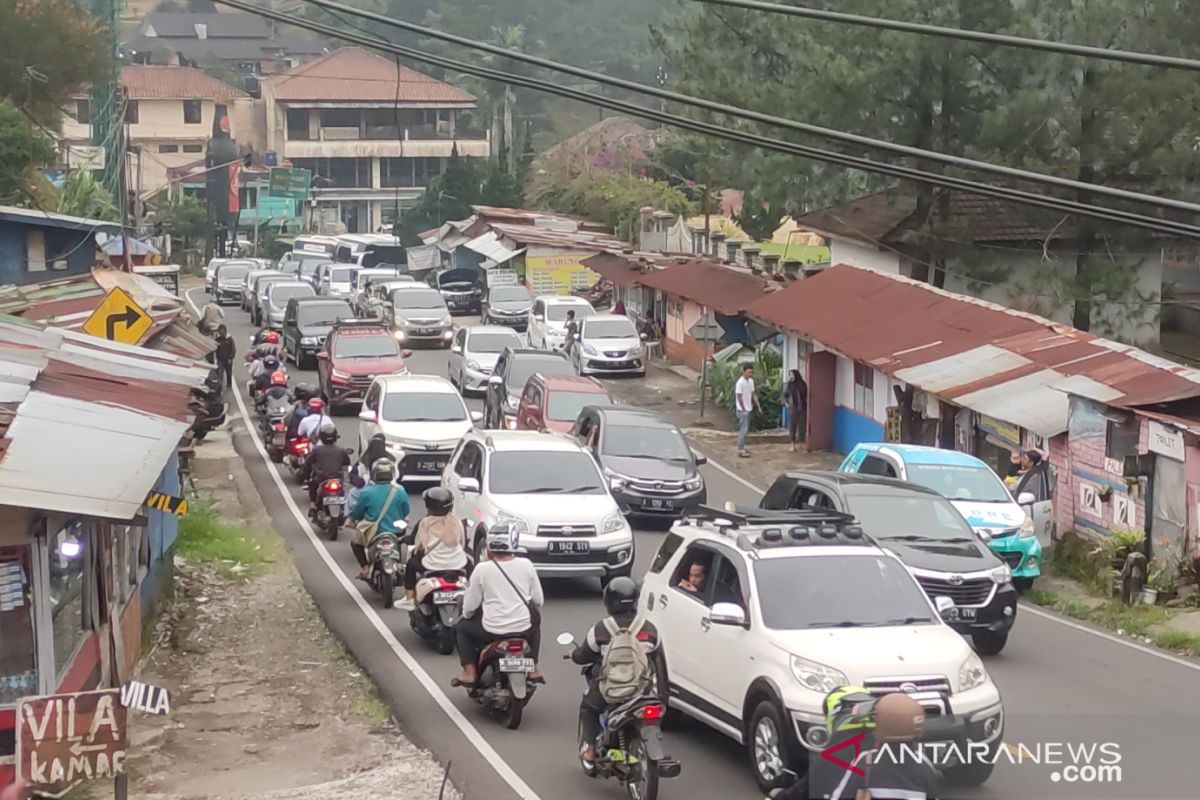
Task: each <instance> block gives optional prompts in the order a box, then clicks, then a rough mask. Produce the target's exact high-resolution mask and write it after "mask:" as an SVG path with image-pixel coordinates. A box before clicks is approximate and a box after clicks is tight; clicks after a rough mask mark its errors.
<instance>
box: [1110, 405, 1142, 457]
mask: <svg viewBox="0 0 1200 800" xmlns="http://www.w3.org/2000/svg"><path fill="white" fill-rule="evenodd" d="M1139 433H1140V426H1139V425H1138V422H1137V420H1136V419H1135V418H1134V417H1133V416H1132V415H1130V416H1127V417H1125V418H1124V419H1121V420H1111V419H1110V420H1109V421H1108V437H1107V441H1106V442H1105V446H1104V455H1106V456H1108V457H1109V458H1124V457H1125V456H1135V455H1137V451H1138V434H1139Z"/></svg>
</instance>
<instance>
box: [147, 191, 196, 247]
mask: <svg viewBox="0 0 1200 800" xmlns="http://www.w3.org/2000/svg"><path fill="white" fill-rule="evenodd" d="M154 216H155V220H156V221H157V222H158V223H161V224H162V226H163V231H164V232H166V233H169V234H170V235H171V238H172V239H178V240H180V241H181V242H182V248H181V249H182V250H188V249H189V248H190V247H191V246H192V245H193V244H195V243H197V242H199V241H201V240H202V239H204V237H205V236H206V235H207V232H208V210H207V209H206V207H205V205H204V202H203V201H202V200H200V199H199V198H196V197H192V196H190V195H184V196H183V197H181V198H179V199H178V200H177V201H175V202H171V201H169V200H167V199H165V198H163V199H162V200H161V201H160V202H159V204H158V205H157V206H156V207H155V209H154Z"/></svg>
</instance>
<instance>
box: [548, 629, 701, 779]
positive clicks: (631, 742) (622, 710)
mask: <svg viewBox="0 0 1200 800" xmlns="http://www.w3.org/2000/svg"><path fill="white" fill-rule="evenodd" d="M555 641H557V642H558V644H560V645H562V646H563V647H574V646H575V637H574V636H572V635H571V634H569V633H561V634H559V635H558V638H557V639H556V640H555ZM563 658H564V659H567V660H569V659H570V658H571V656H570V654H569V653H568V654H564V655H563ZM590 669H591V668H590V667H584V669H583V674H584V676H585V677H586V676H587V674H588V671H589V670H590ZM666 712H667V707H666V706H665V705H663V702H662V699H661V698H660V697H658V696H657V695H656V694H655V693H653V691H647V692H646V693H645V694H643V695H641V696H640V697H635V698H633V699H632V700H627V701H626V702H624V703H622V704H620V705H618V706H612V707H610V708H607V709H605V711H604V713H602V714H601V715H600V735H599V736H598V737H597V738H596V741H595V749H596V760H595V761H594V762H587V761H583V760H580V764H581V765H582V767H583V772H584V774H585V775H587V776H588V777H589V778H616V779H617V780H618V781H620V782H621V785H622V786H623V787H624V788H625V791H626V793H627V794H628V795H629V797H630V798H631V800H655V798H657V797H658V781H659V778H676V777H678V776H679V773H680V772H682V771H683V767H682V765H681V764H680V763H679V762H678V761H676V760H674V759H670V758H667V756H666V753H665V752H664V751H663V745H662V727H661V726H662V719H663V717H664V716H665V715H666ZM580 731H581V738H582V723H581V724H580ZM584 744H585V743H584V742H582V741H581V742H580V743H579V745H580V749H581V750H582V748H583V745H584Z"/></svg>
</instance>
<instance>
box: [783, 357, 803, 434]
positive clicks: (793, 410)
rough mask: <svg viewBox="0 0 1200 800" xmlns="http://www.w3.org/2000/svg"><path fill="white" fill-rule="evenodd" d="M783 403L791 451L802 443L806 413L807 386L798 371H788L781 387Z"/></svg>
mask: <svg viewBox="0 0 1200 800" xmlns="http://www.w3.org/2000/svg"><path fill="white" fill-rule="evenodd" d="M783 402H784V404H785V405H786V406H787V412H788V437H789V441H790V442H791V451H792V452H793V453H794V452H796V444H797V443H798V442H802V441H804V423H805V416H806V415H807V412H808V384H807V383H805V382H804V379H803V378H801V377H800V370H798V369H793V370H788V380H787V384H786V385H784V387H783Z"/></svg>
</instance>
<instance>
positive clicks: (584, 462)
mask: <svg viewBox="0 0 1200 800" xmlns="http://www.w3.org/2000/svg"><path fill="white" fill-rule="evenodd" d="M488 473H489V475H490V476H491V477H490V478H488V481H489V484H488V485H489V487H490V488H491V490H492V493H493V494H604V493H605V491H607V490H606V489H605V488H604V485H603V484H602V483H601V482H600V473H599V472H597V471H596V464H595V462H594V461H592V459H591V457H590V456H588V455H587V454H586V453H583V452H579V451H577V450H550V451H546V450H510V451H501V452H499V453H496V454H495V455H493V456H492V463H491V464H490V465H489V470H488Z"/></svg>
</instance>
